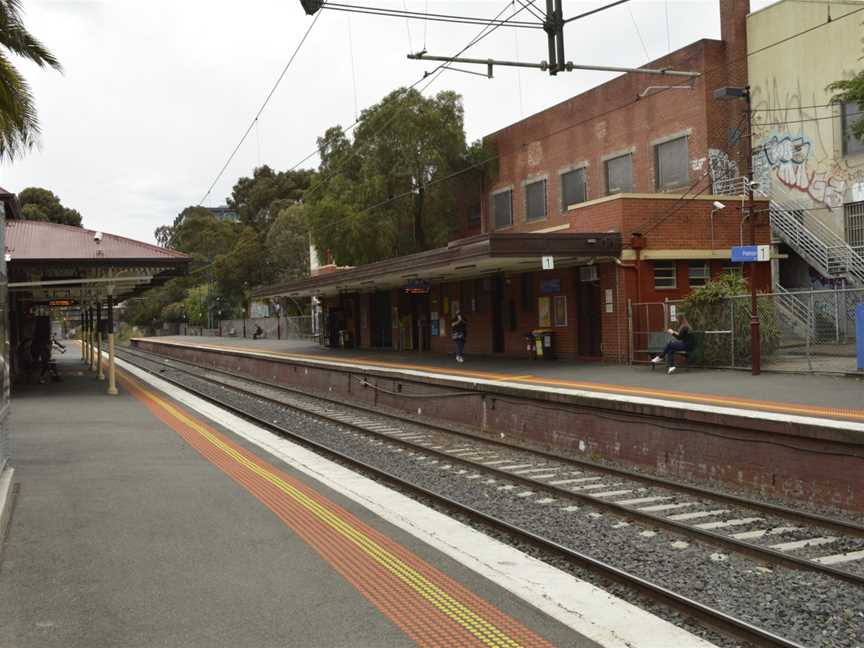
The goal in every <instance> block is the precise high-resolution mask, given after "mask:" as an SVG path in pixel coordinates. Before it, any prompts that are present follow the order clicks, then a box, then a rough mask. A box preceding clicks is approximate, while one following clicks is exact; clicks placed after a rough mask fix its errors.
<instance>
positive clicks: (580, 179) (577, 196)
mask: <svg viewBox="0 0 864 648" xmlns="http://www.w3.org/2000/svg"><path fill="white" fill-rule="evenodd" d="M586 200H588V182H587V178H586V173H585V169H584V168H582V169H575V170H573V171H568V172H567V173H562V174H561V211H567V209H568V208H569V207H570V205H576V204H578V203H582V202H585V201H586Z"/></svg>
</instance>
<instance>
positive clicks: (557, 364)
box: [148, 336, 864, 421]
mask: <svg viewBox="0 0 864 648" xmlns="http://www.w3.org/2000/svg"><path fill="white" fill-rule="evenodd" d="M148 339H150V340H154V341H160V340H161V341H166V342H173V343H179V344H192V345H208V346H218V347H223V348H225V349H228V350H237V351H243V350H246V351H255V352H267V351H271V352H274V353H277V354H279V353H282V354H288V355H289V356H294V357H301V358H302V357H308V358H314V359H320V360H332V361H336V362H346V363H351V362H353V363H357V364H369V365H370V366H376V367H387V368H393V369H405V370H419V371H427V372H430V373H434V374H439V375H454V376H468V377H471V376H474V377H477V378H482V379H486V380H490V379H491V380H500V381H502V382H507V383H508V384H509V383H514V384H522V385H531V386H537V385H548V386H550V387H555V388H565V389H566V388H572V389H579V390H588V391H597V392H604V393H613V394H616V393H617V394H621V395H624V396H632V397H646V398H662V399H664V400H672V401H678V402H680V403H682V404H686V403H688V402H691V403H702V404H706V403H707V404H712V405H717V406H728V407H742V406H743V407H748V408H750V409H754V408H755V409H759V408H760V407H761V408H762V409H764V410H765V411H772V410H773V411H778V412H780V413H796V412H795V410H794V408H791V407H783V406H784V405H787V406H803V407H804V408H806V409H804V410H802V411H801V412H797V413H801V414H807V415H810V416H827V417H833V418H841V419H851V420H856V421H864V375H862V377H861V378H854V377H852V378H850V377H845V376H824V375H797V374H778V373H763V374H761V375H759V376H752V375H751V374H750V373H749V372H746V371H734V370H720V369H699V368H693V369H682V370H681V371H679V372H677V373H675V374H673V375H671V376H670V375H667V373H666V371H665V366H664V365H661V366H660V367H658V368H657V370H655V371H651V368H650V366H647V365H637V366H633V367H630V366H627V365H615V364H600V363H590V362H577V361H570V360H554V361H542V360H529V359H524V360H521V359H516V358H503V357H490V356H472V355H471V353H470V347H469V349H468V352H467V354H466V359H465V362H464V363H462V364H458V363H456V361H455V358H454V357H453V356H448V355H441V354H431V353H417V352H408V353H406V352H394V351H387V350H366V349H331V348H327V347H322V346H320V345H318V344H315V343H313V342H309V341H304V340H270V339H267V340H251V339H243V338H239V339H238V338H226V337H195V336H166V337H160V338H148ZM811 410H812V411H811Z"/></svg>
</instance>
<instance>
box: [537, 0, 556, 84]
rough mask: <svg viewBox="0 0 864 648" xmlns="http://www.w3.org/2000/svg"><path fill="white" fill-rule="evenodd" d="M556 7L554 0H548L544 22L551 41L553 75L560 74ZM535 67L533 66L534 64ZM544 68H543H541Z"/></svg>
mask: <svg viewBox="0 0 864 648" xmlns="http://www.w3.org/2000/svg"><path fill="white" fill-rule="evenodd" d="M554 16H555V7H554V5H553V0H546V21H545V22H544V23H543V30H544V31H545V32H546V37H547V39H548V41H549V68H548V69H549V74H551V75H552V76H554V75H556V74H558V60H557V59H556V55H557V53H558V48H557V47H555V21H554ZM532 67H533V66H532ZM541 69H542V68H541Z"/></svg>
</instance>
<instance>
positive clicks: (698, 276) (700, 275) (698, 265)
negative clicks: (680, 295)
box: [655, 261, 711, 288]
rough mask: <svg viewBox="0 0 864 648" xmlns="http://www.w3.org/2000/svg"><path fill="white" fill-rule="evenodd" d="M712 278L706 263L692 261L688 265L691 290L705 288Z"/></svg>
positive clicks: (688, 279) (688, 280)
mask: <svg viewBox="0 0 864 648" xmlns="http://www.w3.org/2000/svg"><path fill="white" fill-rule="evenodd" d="M655 277H656V275H655ZM710 278H711V275H710V273H709V271H708V264H707V263H705V262H704V261H690V262H688V263H687V282H688V283H689V284H690V287H691V288H699V287H700V286H704V285H705V284H706V283H708V279H710Z"/></svg>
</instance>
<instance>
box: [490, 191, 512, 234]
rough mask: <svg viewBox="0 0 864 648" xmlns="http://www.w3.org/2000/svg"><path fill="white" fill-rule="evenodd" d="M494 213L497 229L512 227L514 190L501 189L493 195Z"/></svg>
mask: <svg viewBox="0 0 864 648" xmlns="http://www.w3.org/2000/svg"><path fill="white" fill-rule="evenodd" d="M492 213H493V215H494V218H495V229H502V228H504V227H510V226H511V225H512V224H513V190H512V189H507V190H505V191H499V192H498V193H496V194H495V195H493V196H492Z"/></svg>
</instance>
